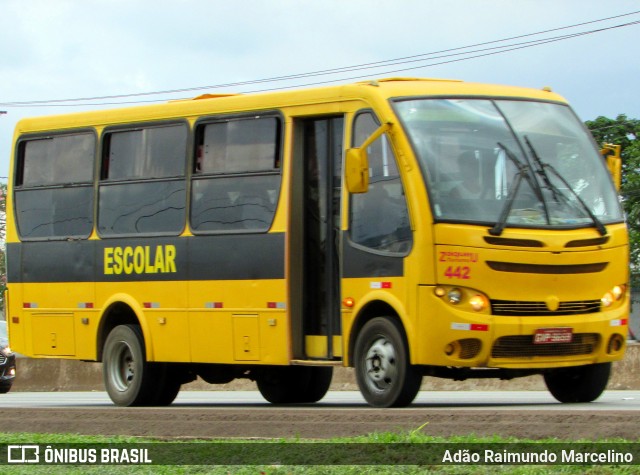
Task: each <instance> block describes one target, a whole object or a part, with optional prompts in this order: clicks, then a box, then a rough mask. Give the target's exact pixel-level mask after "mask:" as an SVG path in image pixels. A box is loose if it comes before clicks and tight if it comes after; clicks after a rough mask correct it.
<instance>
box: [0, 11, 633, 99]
mask: <svg viewBox="0 0 640 475" xmlns="http://www.w3.org/2000/svg"><path fill="white" fill-rule="evenodd" d="M639 13H640V11H635V12H630V13H625V14H621V15H615V16H611V17H607V18H601V19H597V20H591V21H587V22H582V23H576V24H573V25H568V26H563V27H558V28H552V29H548V30H543V31H538V32H535V33H527V34H523V35H518V36H512V37H508V38H502V39H498V40H493V41H487V42H483V43H476V44H472V45H467V46H461V47H457V48H450V49H445V50H441V51H434V52H430V53H423V54H418V55H412V56H405V57H400V58H394V59H388V60H383V61H377V62H370V63H362V64H357V65H352V66H344V67H339V68H333V69H323V70H317V71H311V72H306V73H297V74H291V75H284V76H275V77H270V78H262V79H255V80H247V81H239V82H231V83H222V84H214V85H208V86H198V87H189V88H181V89H169V90H162V91H151V92H140V93H131V94H119V95H108V96H93V97H82V98H72V99H71V98H70V99H49V100H34V101H15V102H4V103H0V106H2V107H60V106H66V107H78V106H86V105H92V106H96V105H120V104H132V103H134V104H139V103H145V102H146V103H150V102H164V101H166V100H167V99H164V98H163V99H151V100H136V101H117V102H101V103H96V102H89V103H87V102H86V101H106V100H111V99H127V98H134V97H148V96H154V95H160V94H177V93H185V92H194V91H202V90H210V89H220V88H232V87H242V86H250V85H258V84H265V83H273V82H281V81H290V80H295V79H305V78H312V77H319V76H327V75H336V74H345V73H349V72H356V71H370V70H376V69H380V68H384V67H388V66H397V65H408V64H414V65H413V66H407V67H402V68H399V69H392V70H385V71H379V72H376V73H371V72H370V73H367V74H366V75H358V76H351V77H341V78H339V79H325V80H321V81H316V82H311V83H306V84H301V85H300V84H299V85H294V86H292V85H287V86H279V87H273V88H266V89H259V90H252V91H247V92H266V91H274V90H281V89H290V88H293V87H304V86H311V85H318V84H327V83H332V82H340V81H345V80H354V79H362V78H364V77H369V76H371V74H391V73H397V72H404V71H410V70H415V69H422V68H427V67H433V66H438V65H443V64H449V63H455V62H460V61H466V60H469V59H475V58H480V57H484V56H492V55H496V54H502V53H506V52H510V51H515V50H519V49H524V48H531V47H534V46H540V45H544V44H549V43H553V42H558V41H563V40H567V39H571V38H577V37H580V36H585V35H590V34H595V33H600V32H604V31H608V30H612V29H617V28H623V27H627V26H632V25H637V24H640V20H637V21H630V22H627V23H622V24H618V25H613V26H608V27H602V28H598V29H593V30H587V31H581V32H575V33H568V34H564V35H558V36H552V37H546V38H539V39H534V40H530V41H523V42H516V43H509V44H504V45H499V46H492V47H488V48H480V49H475V50H474V49H472V48H477V47H481V46H488V45H495V44H498V43H505V42H507V41H513V40H517V39H522V38H528V37H532V36H537V35H542V34H546V33H550V32H556V31H562V30H568V29H572V28H577V27H580V26H585V25H589V24H594V23H599V22H604V21H609V20H612V19H617V18H622V17H627V16H631V15H637V14H639ZM465 50H467V51H465ZM448 58H455V59H448ZM438 59H442V60H443V61H440V62H436V63H428V64H418V65H415V63H419V62H425V61H434V60H438ZM83 101H85V102H83Z"/></svg>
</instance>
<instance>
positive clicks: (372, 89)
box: [16, 77, 566, 134]
mask: <svg viewBox="0 0 640 475" xmlns="http://www.w3.org/2000/svg"><path fill="white" fill-rule="evenodd" d="M411 96H421V97H429V96H432V97H472V96H473V97H508V98H520V99H533V100H544V101H555V102H566V101H565V99H564V98H562V97H561V96H559V95H557V94H555V93H553V92H551V91H550V89H549V88H543V89H532V88H523V87H514V86H504V85H496V84H480V83H470V82H464V81H461V80H455V79H429V78H410V77H399V78H382V79H373V80H367V81H360V82H357V83H352V84H343V85H334V86H326V87H316V88H306V89H292V90H287V91H278V92H261V93H251V94H203V95H200V96H197V97H194V98H191V99H180V100H172V101H169V102H166V103H161V104H154V105H141V106H134V107H126V108H113V109H99V110H93V111H89V112H74V113H70V114H62V115H50V116H40V117H32V118H26V119H22V120H20V121H19V122H18V124H17V126H16V133H19V134H21V133H29V132H38V131H44V130H53V129H72V128H80V127H87V126H100V125H115V124H119V123H130V122H143V121H154V120H166V119H170V118H181V117H189V116H199V115H203V114H205V115H206V114H210V115H214V114H227V113H241V112H249V111H252V110H255V111H259V110H269V109H277V108H283V107H291V106H298V105H305V104H312V103H316V104H317V103H319V102H332V101H346V100H354V99H363V100H369V101H374V100H376V99H377V100H380V99H382V100H387V99H391V98H399V97H411Z"/></svg>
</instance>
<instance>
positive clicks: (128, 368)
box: [109, 341, 136, 392]
mask: <svg viewBox="0 0 640 475" xmlns="http://www.w3.org/2000/svg"><path fill="white" fill-rule="evenodd" d="M135 364H136V361H135V358H134V357H133V352H132V351H131V347H130V346H129V345H128V344H127V343H126V342H124V341H120V342H118V344H117V345H115V348H114V349H113V364H111V365H109V379H110V380H111V383H112V384H113V387H114V388H115V389H116V390H118V391H120V392H124V391H126V390H127V389H129V386H131V384H132V383H133V380H134V378H135V374H136V369H135Z"/></svg>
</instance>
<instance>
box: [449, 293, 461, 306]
mask: <svg viewBox="0 0 640 475" xmlns="http://www.w3.org/2000/svg"><path fill="white" fill-rule="evenodd" d="M447 299H448V300H449V303H451V304H453V305H458V304H459V303H460V302H461V301H462V291H461V290H460V289H451V290H449V292H447Z"/></svg>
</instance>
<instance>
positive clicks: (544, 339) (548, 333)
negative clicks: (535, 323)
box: [533, 328, 573, 345]
mask: <svg viewBox="0 0 640 475" xmlns="http://www.w3.org/2000/svg"><path fill="white" fill-rule="evenodd" d="M571 340H573V328H538V329H537V330H536V333H535V334H534V336H533V343H534V344H536V345H546V344H549V343H571Z"/></svg>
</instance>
